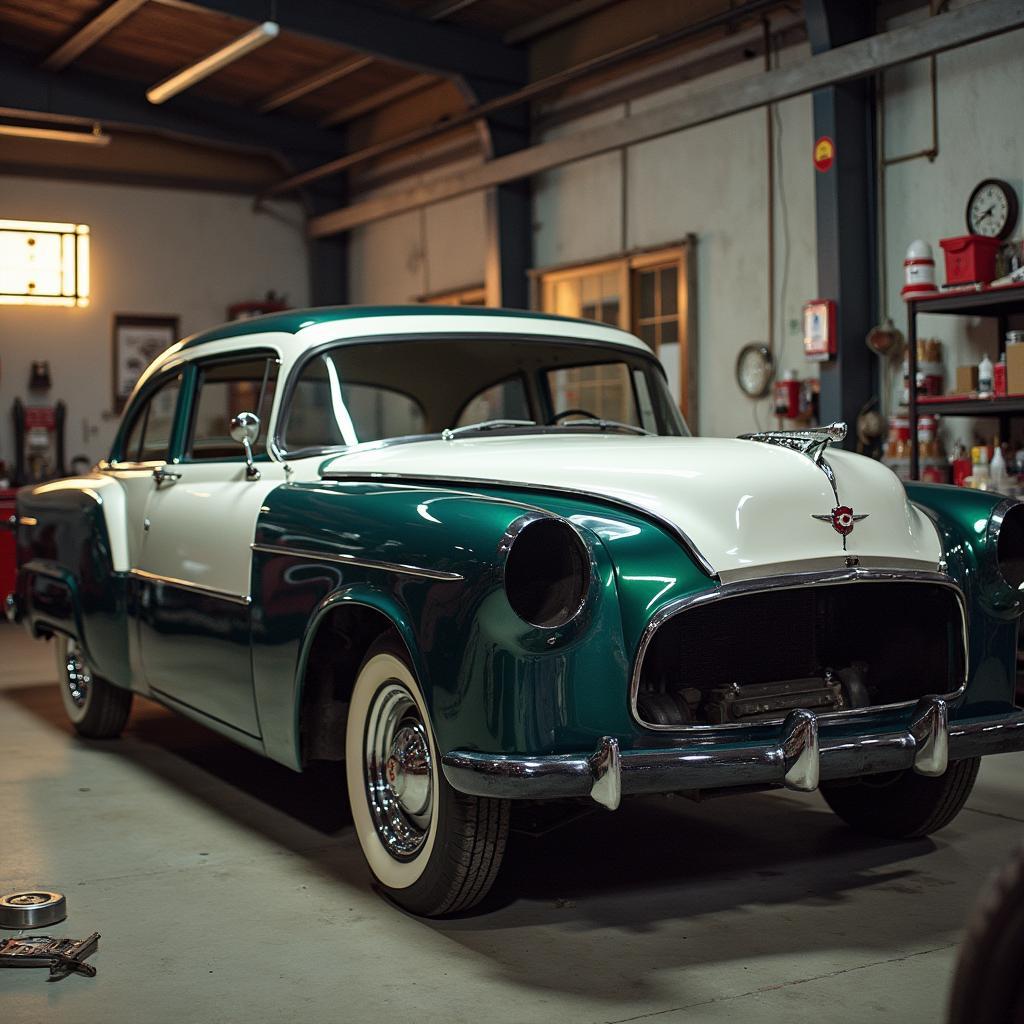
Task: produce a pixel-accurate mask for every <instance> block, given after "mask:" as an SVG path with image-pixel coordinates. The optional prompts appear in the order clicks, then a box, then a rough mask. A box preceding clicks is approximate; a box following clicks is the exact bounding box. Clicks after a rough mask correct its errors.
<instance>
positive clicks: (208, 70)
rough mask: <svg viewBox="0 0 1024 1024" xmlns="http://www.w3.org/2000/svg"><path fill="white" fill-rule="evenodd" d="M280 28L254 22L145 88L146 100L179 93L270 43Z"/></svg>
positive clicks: (267, 23) (152, 100) (266, 22)
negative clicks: (252, 27)
mask: <svg viewBox="0 0 1024 1024" xmlns="http://www.w3.org/2000/svg"><path fill="white" fill-rule="evenodd" d="M279 31H280V29H279V28H278V24H277V22H276V21H265V22H263V24H262V25H257V26H256V27H255V28H254V29H251V30H250V31H249V32H246V33H245V35H244V36H239V37H238V38H237V39H236V40H235V41H234V42H233V43H228V44H227V46H222V47H221V48H220V49H219V50H214V51H213V53H211V54H210V55H209V56H207V57H204V58H203V59H202V60H200V61H197V62H196V63H195V64H190V65H189V66H188V67H187V68H182V69H181V70H180V71H176V72H175V73H174V74H173V75H171V77H170V78H165V79H164V80H163V81H162V82H158V83H157V84H156V85H154V86H153V87H152V88H151V89H147V90H146V99H147V100H149V102H150V103H163V102H164V101H165V100H169V99H170V98H171V97H172V96H177V95H178V93H179V92H183V91H184V90H185V89H188V88H190V87H191V86H193V85H195V84H196V82H201V81H202V80H203V79H204V78H208V77H209V76H210V75H212V74H214V72H216V71H220V69H221V68H223V67H226V66H227V65H228V64H232V63H234V62H235V61H236V60H238V58H239V57H244V56H245V54H247V53H249V52H250V51H252V50H255V49H257V47H260V46H263V45H264V43H269V42H270V40H271V39H273V38H274V37H275V36H276V35H277V33H278V32H279Z"/></svg>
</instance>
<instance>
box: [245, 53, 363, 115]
mask: <svg viewBox="0 0 1024 1024" xmlns="http://www.w3.org/2000/svg"><path fill="white" fill-rule="evenodd" d="M372 63H373V58H372V57H349V58H348V60H343V61H341V62H340V63H338V64H332V65H331V66H330V67H327V68H324V69H323V70H322V71H318V72H316V74H313V75H309V76H308V77H306V78H303V79H301V80H300V81H298V82H294V83H292V84H291V85H286V86H285V87H284V88H283V89H278V90H277V92H275V93H271V94H270V95H269V96H268V97H267V98H266V99H265V100H264V101H263V102H262V103H261V104H260V105H259V106H258V107H257V110H259V112H260V113H261V114H268V113H269V112H270V111H271V110H277V108H278V107H283V106H284V105H285V104H286V103H291V102H292V101H293V100H297V99H301V98H302V97H303V96H306V95H308V94H309V93H311V92H315V91H316V90H317V89H322V88H323V87H324V86H325V85H330V84H331V82H337V81H338V79H340V78H345V77H347V76H348V75H351V74H354V73H355V72H356V71H362V69H363V68H365V67H367V66H368V65H370V64H372Z"/></svg>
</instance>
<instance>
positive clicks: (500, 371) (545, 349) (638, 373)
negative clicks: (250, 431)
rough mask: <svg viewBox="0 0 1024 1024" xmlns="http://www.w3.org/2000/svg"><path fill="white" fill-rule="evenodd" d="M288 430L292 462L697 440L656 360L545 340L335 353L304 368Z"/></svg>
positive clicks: (368, 346) (285, 423)
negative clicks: (356, 452) (566, 436)
mask: <svg viewBox="0 0 1024 1024" xmlns="http://www.w3.org/2000/svg"><path fill="white" fill-rule="evenodd" d="M281 424H282V426H281V429H280V430H279V431H278V443H279V445H280V447H281V448H282V449H283V450H284V451H286V452H289V453H290V454H298V453H306V452H316V451H322V450H325V449H334V448H342V447H347V446H350V445H356V444H362V443H364V442H367V441H381V440H387V439H393V438H409V439H414V438H424V437H432V436H436V435H439V434H441V433H442V432H443V431H452V432H453V433H454V434H455V435H456V436H463V435H469V436H472V435H473V434H474V433H476V432H478V431H480V432H483V431H486V432H488V433H494V432H513V433H522V432H527V433H536V432H544V431H548V432H554V431H559V432H567V433H568V432H583V431H585V432H598V431H600V432H607V431H616V432H622V433H624V434H626V433H628V434H661V435H670V436H681V435H686V434H687V433H688V431H687V429H686V424H685V423H684V422H683V418H682V416H681V415H680V413H679V410H678V408H677V407H676V405H675V402H674V401H673V399H672V396H671V395H670V394H669V391H668V387H667V385H666V383H665V377H664V374H663V372H662V370H661V367H660V365H659V364H658V363H657V362H656V361H655V359H654V358H653V356H652V355H648V354H647V353H645V352H644V351H643V350H641V349H637V350H632V349H629V348H626V347H625V346H621V347H620V346H610V345H599V344H595V343H588V342H579V341H568V340H547V339H543V338H522V339H517V338H509V339H506V338H502V339H494V338H474V337H457V338H431V339H429V340H427V339H423V338H409V339H401V338H400V339H394V340H386V341H375V342H372V343H370V342H357V343H353V342H349V343H347V344H341V345H336V346H333V347H330V348H327V349H324V350H321V351H320V352H316V353H314V354H313V355H312V356H311V357H309V358H308V359H306V360H305V362H303V363H302V364H301V365H300V367H299V368H298V371H297V373H296V374H295V375H294V377H293V383H292V386H291V387H290V388H289V389H288V393H287V395H286V398H285V403H284V410H283V414H282V418H281Z"/></svg>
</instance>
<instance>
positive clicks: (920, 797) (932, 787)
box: [821, 757, 981, 839]
mask: <svg viewBox="0 0 1024 1024" xmlns="http://www.w3.org/2000/svg"><path fill="white" fill-rule="evenodd" d="M980 764H981V759H980V758H977V757H971V758H967V759H966V760H963V761H953V762H951V763H950V765H949V768H947V769H946V772H945V774H944V775H940V776H938V777H937V778H931V777H928V776H925V775H919V774H918V773H917V772H915V771H912V770H907V771H903V772H890V773H887V774H885V775H863V776H861V777H860V778H858V779H837V780H835V781H833V782H823V783H822V784H821V795H822V796H823V797H824V798H825V802H826V803H827V804H828V805H829V807H831V808H832V810H833V811H835V812H836V814H838V815H839V817H840V818H842V819H843V821H845V822H846V823H847V824H848V825H852V826H853V827H854V828H855V829H857V830H859V831H861V832H866V833H867V834H868V835H873V836H882V837H884V838H886V839H916V838H919V837H920V836H927V835H931V833H932V832H938V830H939V829H940V828H945V827H946V826H947V825H948V824H949V823H950V822H951V821H952V820H953V819H954V818H955V817H956V816H957V815H958V814H959V813H960V811H961V810H962V808H963V806H964V804H965V803H966V802H967V798H968V797H969V796H970V795H971V790H972V789H973V788H974V780H975V779H976V778H977V777H978V767H979V765H980Z"/></svg>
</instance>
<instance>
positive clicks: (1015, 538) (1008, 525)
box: [993, 502, 1024, 590]
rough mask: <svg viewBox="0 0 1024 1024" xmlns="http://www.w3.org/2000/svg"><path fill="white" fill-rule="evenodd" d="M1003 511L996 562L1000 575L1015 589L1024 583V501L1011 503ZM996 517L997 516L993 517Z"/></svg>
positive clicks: (998, 512) (998, 511)
mask: <svg viewBox="0 0 1024 1024" xmlns="http://www.w3.org/2000/svg"><path fill="white" fill-rule="evenodd" d="M1000 512H1001V520H1002V521H1001V522H1000V523H999V535H998V539H997V540H996V562H997V563H998V565H999V575H1000V576H1002V577H1003V579H1004V580H1005V581H1006V583H1007V585H1008V586H1009V587H1010V588H1011V589H1013V590H1020V588H1021V585H1022V584H1024V502H1017V503H1015V504H1013V505H1010V506H1009V507H1008V508H1006V509H1005V511H1001V510H997V514H1000ZM993 518H995V517H993Z"/></svg>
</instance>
